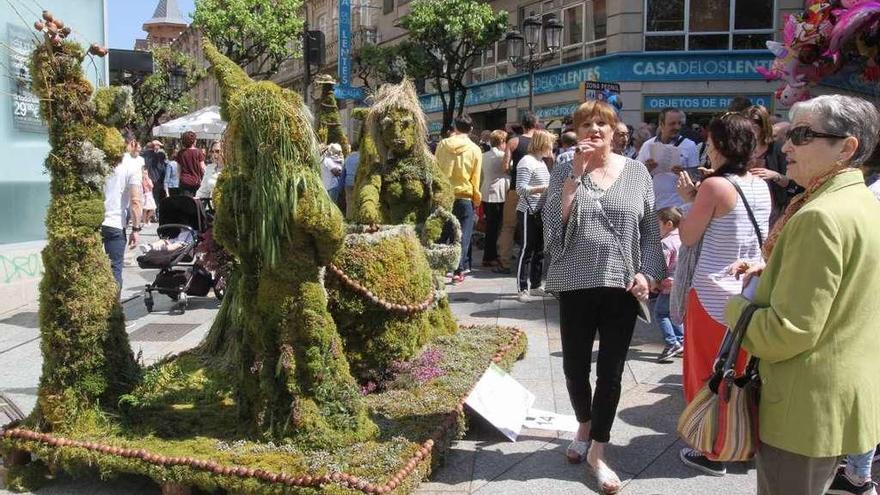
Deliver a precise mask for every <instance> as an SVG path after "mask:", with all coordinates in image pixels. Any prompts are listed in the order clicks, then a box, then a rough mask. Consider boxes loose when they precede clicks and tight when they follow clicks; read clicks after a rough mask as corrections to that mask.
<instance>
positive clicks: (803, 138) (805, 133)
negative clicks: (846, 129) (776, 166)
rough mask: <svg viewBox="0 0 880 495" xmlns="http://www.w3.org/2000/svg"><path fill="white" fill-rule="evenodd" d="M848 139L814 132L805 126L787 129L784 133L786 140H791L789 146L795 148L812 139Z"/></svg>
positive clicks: (837, 135) (838, 135)
mask: <svg viewBox="0 0 880 495" xmlns="http://www.w3.org/2000/svg"><path fill="white" fill-rule="evenodd" d="M848 137H849V136H841V135H840V134H829V133H827V132H819V131H814V130H813V129H810V127H809V126H806V125H802V126H798V127H795V128H793V129H789V130H788V132H787V133H786V138H787V139H788V140H791V144H793V145H795V146H801V145H804V144H807V143H809V142H810V141H812V140H813V139H814V138H829V139H846V138H848Z"/></svg>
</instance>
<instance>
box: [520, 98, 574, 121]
mask: <svg viewBox="0 0 880 495" xmlns="http://www.w3.org/2000/svg"><path fill="white" fill-rule="evenodd" d="M579 105H580V102H574V103H563V104H561V105H553V106H546V107H537V108H535V116H536V117H538V120H541V121H547V120H550V119H558V118H562V117H571V115H572V114H573V113H574V111H575V110H577V107H578V106H579ZM526 111H527V110H526V109H522V110H520V112H519V115H520V119H521V118H522V116H523V114H525V113H526Z"/></svg>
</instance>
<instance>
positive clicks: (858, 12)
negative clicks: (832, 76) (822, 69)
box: [825, 0, 880, 56]
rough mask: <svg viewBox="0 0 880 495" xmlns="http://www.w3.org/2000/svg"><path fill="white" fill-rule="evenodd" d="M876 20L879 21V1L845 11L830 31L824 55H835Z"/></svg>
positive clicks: (874, 0)
mask: <svg viewBox="0 0 880 495" xmlns="http://www.w3.org/2000/svg"><path fill="white" fill-rule="evenodd" d="M878 20H880V1H876V0H872V1H868V2H863V3H860V4H858V5H856V6H854V7H852V8H851V9H847V10H846V12H845V13H844V14H843V15H841V16H840V17H838V19H837V23H836V24H835V25H834V29H833V30H832V31H831V37H830V40H829V43H828V48H827V49H826V50H825V55H826V56H833V55H836V54H837V53H839V52H840V49H841V48H842V47H843V45H844V44H845V43H846V42H847V41H849V40H850V39H852V37H853V36H855V35H856V34H858V33H859V32H861V31H862V30H864V28H866V27H867V26H870V25H871V24H873V23H875V22H877V21H878Z"/></svg>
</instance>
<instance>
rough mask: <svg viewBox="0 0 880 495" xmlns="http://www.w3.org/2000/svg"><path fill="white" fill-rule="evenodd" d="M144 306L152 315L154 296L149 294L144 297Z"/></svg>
mask: <svg viewBox="0 0 880 495" xmlns="http://www.w3.org/2000/svg"><path fill="white" fill-rule="evenodd" d="M144 306H146V307H147V313H151V312H152V311H153V295H152V294H150V293H149V292H147V293H146V295H144Z"/></svg>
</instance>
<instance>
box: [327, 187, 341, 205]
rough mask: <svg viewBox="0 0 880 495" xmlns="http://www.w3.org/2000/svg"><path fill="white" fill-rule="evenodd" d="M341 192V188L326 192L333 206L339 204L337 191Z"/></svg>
mask: <svg viewBox="0 0 880 495" xmlns="http://www.w3.org/2000/svg"><path fill="white" fill-rule="evenodd" d="M341 190H342V186H336V187H334V188H332V189H328V190H327V194H329V195H330V199H331V200H332V201H333V204H337V203H338V202H339V191H341Z"/></svg>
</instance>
